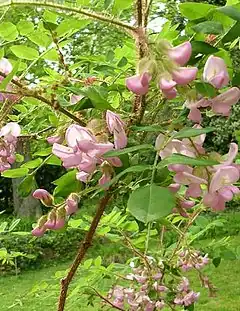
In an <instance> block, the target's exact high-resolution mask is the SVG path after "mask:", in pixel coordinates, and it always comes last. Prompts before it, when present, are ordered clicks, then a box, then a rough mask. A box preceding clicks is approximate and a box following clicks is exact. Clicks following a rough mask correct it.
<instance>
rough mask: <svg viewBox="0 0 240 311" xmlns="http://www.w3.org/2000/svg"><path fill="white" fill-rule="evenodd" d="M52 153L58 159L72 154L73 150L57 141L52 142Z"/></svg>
mask: <svg viewBox="0 0 240 311" xmlns="http://www.w3.org/2000/svg"><path fill="white" fill-rule="evenodd" d="M52 153H53V154H55V155H56V156H57V157H59V158H60V159H66V158H68V157H69V156H71V155H73V154H74V151H73V149H72V148H70V147H66V146H63V145H60V144H57V143H54V144H53V149H52Z"/></svg>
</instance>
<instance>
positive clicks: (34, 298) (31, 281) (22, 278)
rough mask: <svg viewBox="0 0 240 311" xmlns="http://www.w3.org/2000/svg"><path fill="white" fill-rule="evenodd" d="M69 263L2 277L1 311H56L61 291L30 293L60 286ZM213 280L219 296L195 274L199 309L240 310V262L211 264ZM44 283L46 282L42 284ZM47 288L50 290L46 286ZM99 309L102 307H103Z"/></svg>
mask: <svg viewBox="0 0 240 311" xmlns="http://www.w3.org/2000/svg"><path fill="white" fill-rule="evenodd" d="M232 243H233V244H234V245H238V244H240V236H235V237H232ZM68 266H69V263H65V264H63V263H61V264H59V265H58V266H52V267H49V268H44V269H41V270H38V271H28V272H24V273H22V274H21V275H19V276H17V277H16V276H6V277H1V279H0V301H1V302H0V311H7V310H13V311H39V310H47V311H55V310H56V305H55V303H56V301H57V290H56V291H55V292H54V293H53V294H49V295H48V296H46V299H45V300H43V299H40V295H39V293H38V292H36V293H35V294H31V295H28V293H29V292H30V291H31V290H32V288H33V287H34V285H36V284H37V283H39V282H40V281H47V282H51V283H52V284H53V285H54V284H55V285H56V289H57V286H58V281H56V279H55V278H53V276H54V274H55V272H56V271H59V270H64V269H66V268H67V267H68ZM206 272H207V274H208V275H209V276H210V280H211V281H212V282H213V283H214V285H215V286H216V287H217V288H218V292H217V297H215V298H208V293H207V291H206V290H205V289H201V288H200V286H199V282H198V280H197V277H195V276H192V277H191V280H192V287H193V288H194V289H197V290H199V291H201V298H200V301H199V303H198V304H197V305H196V307H195V311H240V295H239V294H240V280H239V276H240V261H239V260H234V261H222V262H221V264H220V266H219V267H218V268H215V267H214V266H213V265H211V266H210V267H209V268H208V269H207V270H206ZM42 284H44V283H42ZM46 291H47V289H46ZM77 310H81V311H94V310H95V311H97V309H96V308H92V307H89V308H88V307H86V306H83V305H82V304H80V303H79V302H78V303H76V304H75V305H71V306H68V308H67V311H77ZM99 310H101V308H100V307H99Z"/></svg>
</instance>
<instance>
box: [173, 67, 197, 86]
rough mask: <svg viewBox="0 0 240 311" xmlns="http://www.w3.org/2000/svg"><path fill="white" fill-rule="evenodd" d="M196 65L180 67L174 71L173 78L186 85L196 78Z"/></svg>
mask: <svg viewBox="0 0 240 311" xmlns="http://www.w3.org/2000/svg"><path fill="white" fill-rule="evenodd" d="M197 72H198V69H197V68H196V67H179V68H178V69H177V70H175V71H174V72H173V73H172V77H173V80H174V81H176V82H177V84H179V85H186V84H188V83H190V82H192V81H193V80H195V79H196V76H197Z"/></svg>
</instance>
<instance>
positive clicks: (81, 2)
mask: <svg viewBox="0 0 240 311" xmlns="http://www.w3.org/2000/svg"><path fill="white" fill-rule="evenodd" d="M77 4H78V5H85V6H86V5H90V0H77Z"/></svg>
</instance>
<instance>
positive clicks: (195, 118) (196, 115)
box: [188, 108, 202, 123]
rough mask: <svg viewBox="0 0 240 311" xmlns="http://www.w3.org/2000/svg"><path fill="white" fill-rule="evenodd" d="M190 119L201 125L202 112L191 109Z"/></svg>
mask: <svg viewBox="0 0 240 311" xmlns="http://www.w3.org/2000/svg"><path fill="white" fill-rule="evenodd" d="M188 119H189V120H191V121H193V122H196V123H201V122H202V115H201V111H200V110H199V109H197V108H193V109H191V110H190V111H189V114H188Z"/></svg>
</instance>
